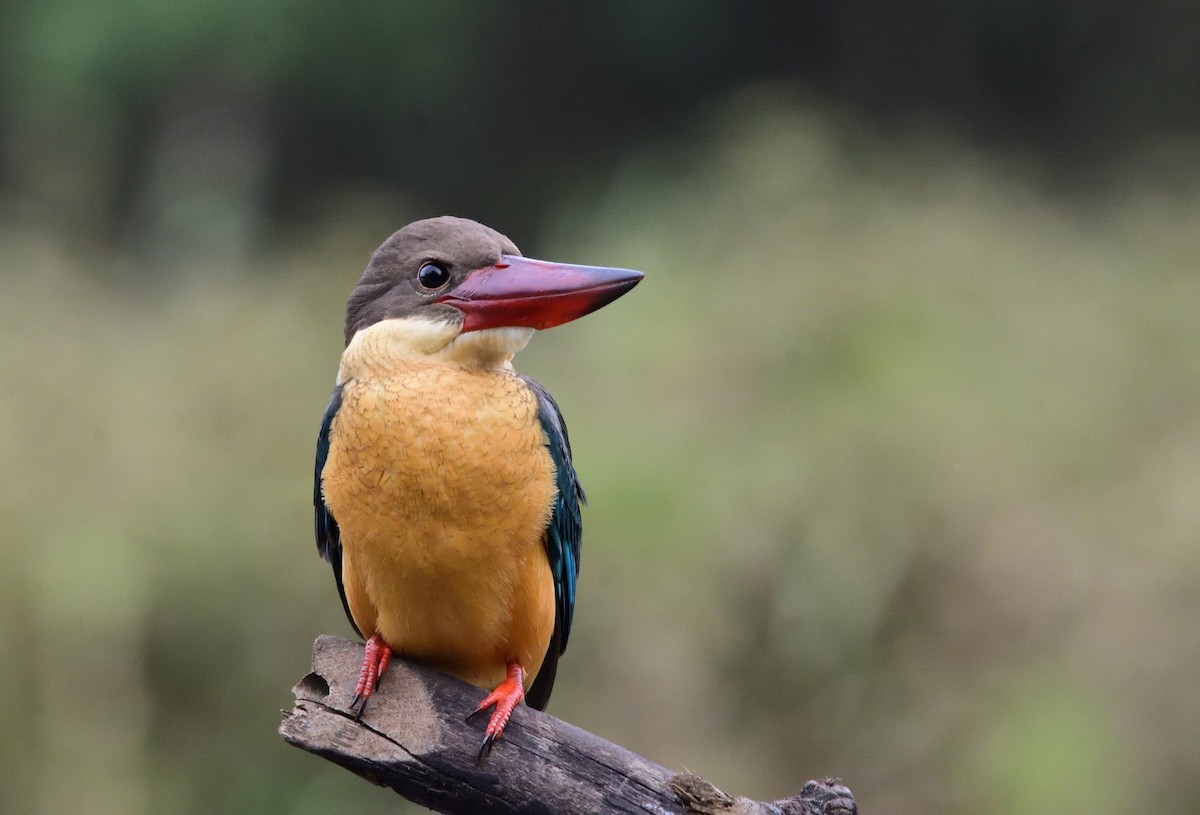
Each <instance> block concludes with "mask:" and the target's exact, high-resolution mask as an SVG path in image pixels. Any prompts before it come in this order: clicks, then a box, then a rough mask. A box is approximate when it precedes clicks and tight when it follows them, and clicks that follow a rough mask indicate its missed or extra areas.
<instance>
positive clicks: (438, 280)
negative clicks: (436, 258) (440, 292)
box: [417, 260, 450, 289]
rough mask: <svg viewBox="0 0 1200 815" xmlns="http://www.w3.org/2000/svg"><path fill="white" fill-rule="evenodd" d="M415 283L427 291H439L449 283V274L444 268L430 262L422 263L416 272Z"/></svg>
mask: <svg viewBox="0 0 1200 815" xmlns="http://www.w3.org/2000/svg"><path fill="white" fill-rule="evenodd" d="M417 282H419V283H420V284H421V285H422V286H424V287H425V288H427V289H440V288H441V287H442V286H445V285H446V284H447V283H449V282H450V273H449V272H448V271H446V267H445V266H443V265H442V264H440V263H434V262H433V261H432V260H431V261H428V262H427V263H424V264H423V265H422V266H421V270H420V271H419V272H417Z"/></svg>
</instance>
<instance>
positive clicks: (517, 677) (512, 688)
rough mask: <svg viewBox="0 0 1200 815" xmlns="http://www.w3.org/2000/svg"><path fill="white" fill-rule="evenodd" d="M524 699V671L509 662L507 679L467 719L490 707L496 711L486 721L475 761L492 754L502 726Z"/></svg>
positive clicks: (501, 731)
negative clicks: (493, 706)
mask: <svg viewBox="0 0 1200 815" xmlns="http://www.w3.org/2000/svg"><path fill="white" fill-rule="evenodd" d="M524 698H525V669H524V668H522V667H521V666H520V665H519V664H517V663H516V662H510V663H508V677H507V678H506V679H505V680H504V681H503V682H501V683H500V684H499V685H497V686H496V689H495V690H494V691H492V692H491V693H489V694H488V695H487V696H486V697H485V698H484V700H483V701H482V702H480V703H479V707H477V708H475V710H474V711H473V712H472V713H471V715H470V716H468V717H467V721H470V720H471V719H472V718H474V717H475V716H478V715H479V714H480V713H483V712H484V711H485V710H487V709H488V708H489V707H491V706H492V705H495V706H496V709H495V710H493V711H492V718H490V719H488V724H487V729H486V730H484V734H485V735H484V737H483V744H482V745H480V747H479V754H478V755H477V756H476V757H475V760H476V761H483V760H484V759H485V758H487V757H488V754H489V753H491V752H492V745H493V744H495V743H496V739H498V738H500V734H501V733H503V732H504V726H505V725H506V724H508V717H509V716H511V715H512V712H513V708H515V707H516V706H517V703H518V702H520V701H521V700H522V699H524Z"/></svg>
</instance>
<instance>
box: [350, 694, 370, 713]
mask: <svg viewBox="0 0 1200 815" xmlns="http://www.w3.org/2000/svg"><path fill="white" fill-rule="evenodd" d="M366 707H367V697H365V696H362V695H360V694H357V693H356V694H354V698H353V699H351V700H350V712H351V713H352V714H354V718H355V719H361V718H362V715H363V710H365V709H366Z"/></svg>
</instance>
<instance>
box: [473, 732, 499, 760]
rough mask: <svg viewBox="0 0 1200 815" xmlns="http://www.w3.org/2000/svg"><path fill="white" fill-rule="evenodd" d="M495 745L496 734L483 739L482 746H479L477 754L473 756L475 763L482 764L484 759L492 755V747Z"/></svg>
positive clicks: (490, 734)
mask: <svg viewBox="0 0 1200 815" xmlns="http://www.w3.org/2000/svg"><path fill="white" fill-rule="evenodd" d="M495 743H496V734H495V733H488V734H487V735H486V736H484V737H483V744H481V745H479V753H478V754H477V755H476V756H475V763H476V764H482V763H483V761H484V759H486V758H487V757H488V756H490V755H491V754H492V745H494V744H495Z"/></svg>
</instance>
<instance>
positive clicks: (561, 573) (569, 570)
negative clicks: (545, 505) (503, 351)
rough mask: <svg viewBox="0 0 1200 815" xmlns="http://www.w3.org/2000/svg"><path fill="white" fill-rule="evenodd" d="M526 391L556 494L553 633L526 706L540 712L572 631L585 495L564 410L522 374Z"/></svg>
mask: <svg viewBox="0 0 1200 815" xmlns="http://www.w3.org/2000/svg"><path fill="white" fill-rule="evenodd" d="M521 379H522V380H523V381H524V382H525V384H526V385H528V386H529V388H530V390H532V391H533V392H534V394H536V395H537V400H538V420H539V421H540V422H541V425H542V430H543V432H544V433H545V436H546V448H547V449H548V450H549V452H550V458H551V459H552V460H553V461H554V470H555V479H556V486H557V487H558V492H557V495H556V496H555V499H554V509H553V513H552V515H551V517H550V523H549V524H548V525H547V526H546V533H545V536H544V539H545V544H546V556H547V557H548V558H549V560H550V572H551V574H553V575H554V600H555V614H554V634H553V635H552V636H551V638H550V646H549V648H547V649H546V658H545V660H543V662H542V669H541V670H540V671H538V675H537V678H536V679H534V681H533V684H532V685H531V686H530V688H529V691H528V692H527V693H526V694H525V702H526V704H528V705H529V706H530V707H534V708H537V709H538V710H544V709H545V707H546V703H547V702H548V701H549V700H550V691H551V690H553V688H554V676H555V674H556V673H557V669H558V658H559V656H560V655H561V654H562V653H563V651H565V650H566V648H567V639H568V637H569V636H570V633H571V618H572V616H573V615H574V612H575V585H576V583H577V581H578V579H579V549H580V544H581V541H582V539H583V522H582V518H581V517H580V509H581V508H582V506H583V504H584V502H585V500H586V498H585V497H584V494H583V488H582V487H581V486H580V485H579V476H578V475H577V474H576V472H575V465H574V464H573V463H572V462H571V440H570V439H569V438H568V436H567V426H566V424H565V423H564V422H563V417H562V413H561V412H560V411H559V409H558V404H557V403H555V401H554V397H552V396H551V395H550V394H549V393H548V392H547V391H546V389H545V388H543V387H542V386H541V385H539V384H538V383H537V382H535V381H534V380H532V379H529V378H528V377H524V376H523V377H521Z"/></svg>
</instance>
